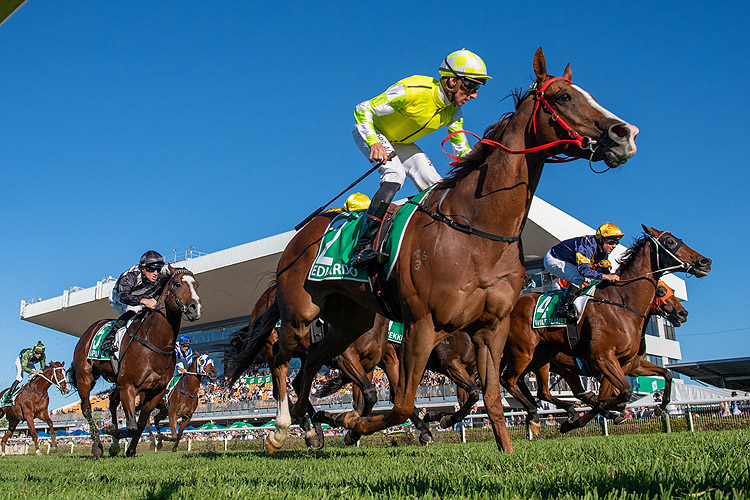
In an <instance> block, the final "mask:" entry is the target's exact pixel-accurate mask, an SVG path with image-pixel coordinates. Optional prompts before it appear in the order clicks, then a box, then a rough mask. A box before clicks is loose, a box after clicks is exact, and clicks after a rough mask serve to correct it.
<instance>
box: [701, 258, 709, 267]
mask: <svg viewBox="0 0 750 500" xmlns="http://www.w3.org/2000/svg"><path fill="white" fill-rule="evenodd" d="M698 264H699V265H700V266H701V267H711V259H707V258H705V257H704V258H702V259H701V260H699V261H698Z"/></svg>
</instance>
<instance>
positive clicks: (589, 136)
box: [532, 47, 638, 168]
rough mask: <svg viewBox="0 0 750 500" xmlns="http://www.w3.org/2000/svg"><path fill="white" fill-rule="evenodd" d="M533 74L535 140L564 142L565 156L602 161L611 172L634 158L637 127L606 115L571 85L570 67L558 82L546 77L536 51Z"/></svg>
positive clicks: (543, 64)
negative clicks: (611, 169) (534, 80)
mask: <svg viewBox="0 0 750 500" xmlns="http://www.w3.org/2000/svg"><path fill="white" fill-rule="evenodd" d="M534 73H535V74H536V83H535V84H534V86H533V87H532V90H533V91H534V92H535V98H536V104H535V108H534V110H535V113H534V118H533V129H534V132H535V133H536V136H537V140H539V141H541V142H545V143H552V142H554V141H558V140H566V141H567V142H568V144H567V145H565V146H564V148H563V150H562V152H564V153H565V154H567V155H569V156H572V157H576V158H586V159H591V161H598V160H604V162H605V163H606V164H607V166H609V167H611V168H614V167H617V166H619V165H621V164H623V163H625V162H626V161H627V160H628V159H629V158H630V157H631V156H633V155H634V154H635V151H636V147H635V137H636V136H637V135H638V127H636V126H634V125H631V124H629V123H628V122H626V121H625V120H623V119H621V118H619V117H618V116H616V115H615V114H614V113H612V112H610V111H608V110H607V109H605V108H604V107H602V106H601V105H600V104H599V103H598V102H597V101H596V99H594V98H593V97H592V96H591V94H589V93H588V92H586V91H585V90H583V89H582V88H581V87H579V86H577V85H574V84H573V82H572V77H573V73H572V71H571V69H570V63H568V65H567V67H566V68H565V72H564V74H563V77H562V78H560V77H552V76H550V75H548V74H547V63H546V60H545V58H544V54H543V53H542V48H541V47H539V49H537V51H536V53H535V54H534ZM571 139H573V140H574V141H571ZM573 142H576V144H572V143H573Z"/></svg>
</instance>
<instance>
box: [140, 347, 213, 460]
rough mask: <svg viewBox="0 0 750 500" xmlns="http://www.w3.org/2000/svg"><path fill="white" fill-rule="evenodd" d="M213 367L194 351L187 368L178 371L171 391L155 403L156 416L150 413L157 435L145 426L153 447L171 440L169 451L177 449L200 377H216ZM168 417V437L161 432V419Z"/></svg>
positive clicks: (204, 357) (209, 359)
mask: <svg viewBox="0 0 750 500" xmlns="http://www.w3.org/2000/svg"><path fill="white" fill-rule="evenodd" d="M216 375H217V372H216V367H215V366H214V362H213V360H212V359H211V358H209V357H208V355H207V354H200V353H198V352H196V353H195V358H194V359H193V362H192V363H191V364H190V366H189V367H188V369H187V371H186V372H185V373H183V374H182V377H181V378H180V380H179V381H178V382H177V384H176V385H175V387H174V389H173V390H172V394H170V395H169V399H168V400H167V399H166V398H165V399H163V400H162V401H161V402H160V403H159V404H158V405H157V406H156V412H157V413H156V415H154V427H156V432H157V435H156V437H154V434H153V432H152V431H151V427H148V433H149V434H150V435H151V440H152V443H154V445H155V449H159V448H161V444H162V441H173V442H174V446H173V447H172V451H177V446H179V444H180V439H182V433H183V432H184V431H185V427H187V425H188V424H189V423H190V419H191V418H192V417H193V412H195V409H196V408H197V407H198V398H199V396H200V391H201V380H202V379H203V377H208V378H209V379H210V380H215V379H216ZM165 417H169V428H170V429H171V431H172V433H171V434H170V435H169V436H165V435H163V434H162V433H161V430H160V428H161V421H162V420H163V419H164V418H165ZM178 420H180V422H179V428H178V422H177V421H178Z"/></svg>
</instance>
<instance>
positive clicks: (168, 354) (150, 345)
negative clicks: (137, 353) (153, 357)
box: [126, 329, 174, 356]
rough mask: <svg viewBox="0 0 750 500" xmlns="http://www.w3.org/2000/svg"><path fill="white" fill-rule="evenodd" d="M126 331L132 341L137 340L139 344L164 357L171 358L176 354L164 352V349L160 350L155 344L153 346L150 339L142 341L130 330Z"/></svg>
mask: <svg viewBox="0 0 750 500" xmlns="http://www.w3.org/2000/svg"><path fill="white" fill-rule="evenodd" d="M126 331H127V332H128V335H129V336H130V338H131V339H132V340H135V341H136V342H138V343H139V344H141V345H143V346H145V347H147V348H148V349H151V350H152V351H154V352H155V353H158V354H161V355H162V356H171V355H173V354H174V351H164V350H162V349H159V348H158V347H156V346H155V345H154V344H152V343H151V342H149V340H148V339H142V338H140V337H136V336H135V335H134V334H133V333H131V332H130V329H127V330H126Z"/></svg>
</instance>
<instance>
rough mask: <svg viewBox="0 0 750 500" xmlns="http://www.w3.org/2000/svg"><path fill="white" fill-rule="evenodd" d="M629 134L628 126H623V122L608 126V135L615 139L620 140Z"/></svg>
mask: <svg viewBox="0 0 750 500" xmlns="http://www.w3.org/2000/svg"><path fill="white" fill-rule="evenodd" d="M628 135H629V131H628V128H627V127H625V124H624V123H618V124H617V125H612V126H611V127H609V136H610V137H611V138H612V139H613V140H615V141H618V142H619V141H622V140H623V139H626V138H627V137H628Z"/></svg>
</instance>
